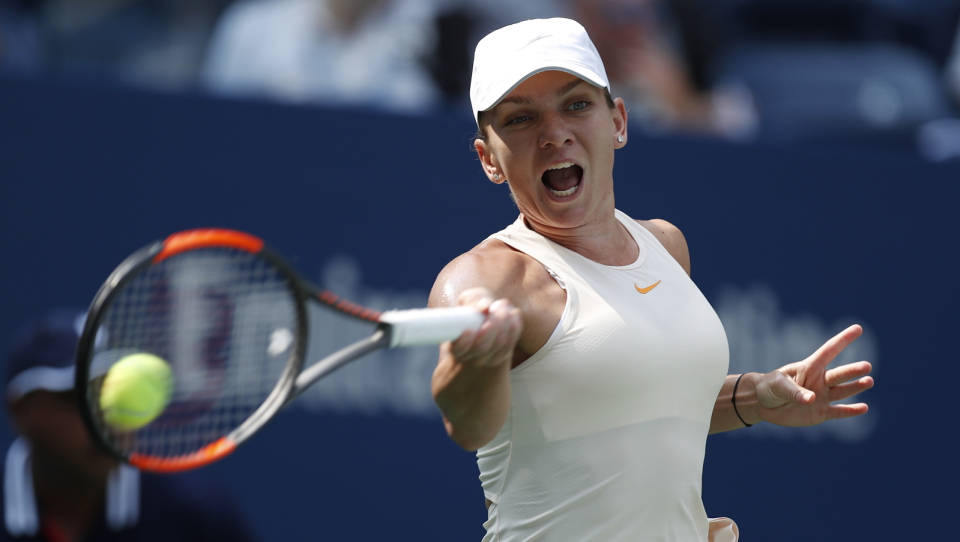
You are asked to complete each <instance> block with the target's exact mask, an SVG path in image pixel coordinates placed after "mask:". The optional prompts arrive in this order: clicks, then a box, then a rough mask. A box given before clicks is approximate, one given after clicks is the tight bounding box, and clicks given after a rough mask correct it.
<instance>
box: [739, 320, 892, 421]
mask: <svg viewBox="0 0 960 542" xmlns="http://www.w3.org/2000/svg"><path fill="white" fill-rule="evenodd" d="M861 333H863V329H862V328H861V327H860V326H857V325H854V326H850V327H848V328H847V329H845V330H843V331H841V332H840V333H839V334H837V335H836V336H834V337H833V338H832V339H830V340H828V341H827V342H826V343H824V344H823V346H821V347H820V348H819V349H817V351H816V352H814V353H813V354H812V355H810V356H809V357H808V358H807V359H805V360H803V361H798V362H795V363H791V364H789V365H784V366H783V367H781V368H780V369H778V370H776V371H773V372H771V373H767V374H765V375H762V376H761V377H760V379H759V380H758V381H757V383H756V397H757V414H758V415H759V418H760V419H761V420H763V421H767V422H770V423H773V424H776V425H786V426H792V427H799V426H806V425H816V424H818V423H823V422H825V421H827V420H834V419H838V418H849V417H851V416H859V415H861V414H864V413H866V412H867V405H866V403H856V404H838V405H835V404H832V403H833V402H834V401H842V400H843V399H847V398H849V397H852V396H854V395H856V394H858V393H860V392H862V391H865V390H868V389H870V388H872V387H873V378H872V377H870V376H867V375H868V374H869V373H870V370H871V369H872V366H871V365H870V363H869V362H867V361H858V362H856V363H850V364H848V365H842V366H840V367H836V368H833V369H830V370H827V365H829V364H830V362H832V361H833V360H834V359H835V358H836V357H837V355H838V354H839V353H840V352H842V351H843V349H844V348H846V347H847V345H849V344H850V343H851V342H853V341H854V340H855V339H856V338H857V337H859V336H860V334H861ZM738 403H739V399H738Z"/></svg>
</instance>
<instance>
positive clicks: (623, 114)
mask: <svg viewBox="0 0 960 542" xmlns="http://www.w3.org/2000/svg"><path fill="white" fill-rule="evenodd" d="M613 106H614V107H613V111H612V113H613V145H614V148H615V149H622V148H623V147H624V146H625V145H626V144H627V106H626V105H625V104H624V103H623V98H614V100H613ZM618 138H623V141H622V142H621V141H620V140H619V139H618Z"/></svg>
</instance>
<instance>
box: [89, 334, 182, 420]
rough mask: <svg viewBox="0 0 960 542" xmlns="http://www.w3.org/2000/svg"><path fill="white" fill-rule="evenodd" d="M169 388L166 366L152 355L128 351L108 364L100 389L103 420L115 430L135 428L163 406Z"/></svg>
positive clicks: (158, 413) (170, 387) (169, 378)
mask: <svg viewBox="0 0 960 542" xmlns="http://www.w3.org/2000/svg"><path fill="white" fill-rule="evenodd" d="M171 391H173V373H172V372H171V371H170V365H168V364H167V362H166V361H164V360H163V359H162V358H160V357H157V356H155V355H153V354H147V353H139V354H131V355H129V356H125V357H123V358H121V359H120V360H119V361H117V362H116V363H114V364H113V367H110V370H109V371H107V376H106V377H105V378H104V380H103V386H102V387H101V388H100V410H101V411H102V412H103V419H104V420H106V422H107V423H109V424H110V425H112V426H114V427H116V428H118V429H139V428H141V427H143V426H145V425H147V424H148V423H150V422H152V421H153V420H154V419H156V417H157V416H159V415H160V413H161V412H163V409H165V408H166V407H167V402H169V401H170V392H171Z"/></svg>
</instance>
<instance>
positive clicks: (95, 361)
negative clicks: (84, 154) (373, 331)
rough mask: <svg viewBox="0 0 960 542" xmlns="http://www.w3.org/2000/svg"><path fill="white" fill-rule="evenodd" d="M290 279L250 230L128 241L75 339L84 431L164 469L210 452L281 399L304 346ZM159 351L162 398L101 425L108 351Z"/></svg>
mask: <svg viewBox="0 0 960 542" xmlns="http://www.w3.org/2000/svg"><path fill="white" fill-rule="evenodd" d="M301 284H302V281H301V280H300V278H299V277H298V276H297V275H296V272H295V271H294V270H293V269H292V268H291V267H290V266H289V265H287V264H286V262H284V261H283V259H282V258H280V257H279V256H277V255H276V254H275V253H273V252H272V251H270V250H269V249H267V248H266V247H265V245H264V243H263V241H261V240H260V239H259V238H256V237H254V236H251V235H248V234H245V233H241V232H235V231H232V230H190V231H186V232H181V233H177V234H174V235H171V236H170V237H168V238H167V239H165V240H164V241H160V242H157V243H154V244H152V245H149V246H147V247H144V248H143V249H141V250H139V251H137V252H136V253H134V254H133V255H131V256H130V257H129V258H127V259H126V260H125V261H124V262H123V263H121V264H120V265H119V266H118V267H117V269H116V270H115V271H114V272H113V273H112V274H111V275H110V277H109V278H108V279H107V281H106V282H105V283H104V285H103V286H102V287H101V289H100V291H99V292H98V293H97V295H96V297H95V298H94V300H93V302H92V304H91V306H90V309H89V311H88V314H87V320H86V323H85V326H84V330H83V333H82V334H81V337H80V341H79V344H78V347H77V372H76V389H77V390H78V391H79V393H78V394H77V395H78V399H79V401H80V407H81V409H80V410H81V413H82V416H83V419H84V422H85V423H86V425H87V428H88V430H89V431H90V432H91V434H92V435H94V438H95V440H96V441H97V442H98V443H99V444H100V445H101V446H102V447H103V448H104V449H105V450H107V452H108V453H110V454H111V455H112V456H114V457H116V458H117V459H120V460H122V461H125V462H127V463H130V464H131V465H134V466H136V467H138V468H140V469H143V470H150V471H157V472H175V471H181V470H187V469H193V468H197V467H200V466H203V465H206V464H208V463H211V462H213V461H216V460H218V459H220V458H222V457H225V456H226V455H228V454H229V453H231V452H232V451H233V449H234V448H235V447H236V446H237V445H239V444H240V443H242V442H243V441H244V440H246V439H247V438H249V436H250V435H252V434H253V433H255V432H256V431H257V430H258V429H259V428H260V427H262V426H263V425H264V424H265V423H266V422H267V421H268V420H269V419H270V418H271V417H272V416H273V415H274V414H275V413H276V412H277V411H279V410H280V409H281V408H282V407H283V406H284V405H285V404H286V402H287V399H288V397H289V396H290V393H291V390H292V389H293V386H294V381H295V379H296V377H297V374H299V372H300V370H301V368H302V366H303V360H304V353H305V352H306V348H307V331H308V330H309V322H308V320H307V319H308V316H307V309H306V306H305V296H306V295H309V294H308V293H306V292H304V290H303V288H302V286H301ZM138 353H148V354H153V355H155V356H158V357H160V358H161V359H163V360H165V361H166V362H167V364H168V366H169V368H170V371H171V374H172V389H171V392H170V395H169V401H168V402H167V404H166V406H165V408H164V409H163V410H162V411H161V412H160V413H159V415H157V416H156V417H155V418H154V419H152V420H150V421H149V423H146V424H145V425H142V426H138V427H130V425H129V424H126V425H123V426H118V424H117V423H116V421H114V423H110V422H108V421H107V416H105V410H104V408H103V405H101V391H102V387H103V383H104V380H105V378H106V376H107V375H108V374H109V372H110V370H111V368H112V367H114V366H115V365H116V364H117V363H118V362H119V361H120V360H122V359H124V358H125V357H126V356H128V355H130V354H138Z"/></svg>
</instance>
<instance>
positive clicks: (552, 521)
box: [477, 211, 737, 542]
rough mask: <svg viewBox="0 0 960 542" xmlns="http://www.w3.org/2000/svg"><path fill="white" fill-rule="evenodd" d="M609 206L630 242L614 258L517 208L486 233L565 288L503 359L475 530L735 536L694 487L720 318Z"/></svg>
mask: <svg viewBox="0 0 960 542" xmlns="http://www.w3.org/2000/svg"><path fill="white" fill-rule="evenodd" d="M616 217H617V219H618V220H619V221H620V223H621V224H623V226H624V227H626V229H627V230H628V231H629V232H630V234H631V235H632V236H633V238H634V240H635V241H636V243H637V246H638V247H639V248H640V254H639V256H638V257H637V260H636V261H635V262H633V263H631V264H629V265H625V266H607V265H602V264H599V263H596V262H594V261H592V260H589V259H587V258H585V257H583V256H581V255H580V254H578V253H576V252H573V251H571V250H568V249H566V248H564V247H562V246H560V245H558V244H556V243H554V242H552V241H550V240H548V239H547V238H545V237H543V236H542V235H540V234H538V233H536V232H534V231H533V230H531V229H529V228H527V226H526V225H525V223H524V219H523V216H522V215H521V216H520V218H519V219H517V221H516V222H515V223H513V224H512V225H511V226H509V227H507V228H506V229H504V230H503V231H501V232H498V233H495V234H493V235H492V236H490V238H491V239H498V240H500V241H503V242H504V243H506V244H507V245H509V246H511V247H513V248H515V249H516V250H519V251H521V252H523V253H525V254H527V255H529V256H531V257H532V258H534V259H536V260H537V261H539V262H540V263H541V264H543V265H544V267H546V269H547V271H548V272H549V273H550V274H551V275H552V276H553V277H554V278H555V279H556V280H557V282H558V283H559V284H560V286H561V287H562V288H563V289H564V290H566V294H567V299H566V306H565V308H564V311H563V316H562V317H561V319H560V322H559V324H558V325H557V328H556V329H555V330H554V332H553V334H552V335H551V337H550V338H549V340H548V341H547V343H546V344H545V345H544V346H543V348H541V349H540V350H539V351H537V352H536V353H535V354H534V355H533V356H531V357H530V358H529V359H527V360H526V361H524V362H523V363H522V364H520V365H518V366H517V367H516V368H514V369H513V370H512V371H511V374H510V385H511V408H510V414H509V416H508V417H507V420H506V423H505V424H504V426H503V428H502V429H501V430H500V433H499V434H498V435H497V436H496V437H495V438H494V440H493V441H491V442H490V443H489V444H487V445H486V446H484V447H482V448H481V449H480V450H478V451H477V463H478V466H479V468H480V481H481V484H482V486H483V491H484V494H485V495H486V497H487V499H489V500H490V501H491V502H492V504H491V505H490V507H489V508H488V520H487V521H486V522H485V523H484V527H485V528H486V530H487V534H486V536H485V537H484V539H483V540H484V542H488V541H489V542H492V541H497V542H513V541H525V540H546V541H550V542H562V541H570V542H574V541H575V542H584V541H590V540H596V541H604V542H615V541H631V542H634V541H639V540H644V541H646V540H656V541H665V542H666V541H677V542H680V541H683V542H690V541H707V540H714V541H717V542H719V541H735V540H736V539H737V535H736V532H737V531H736V525H735V524H734V523H733V522H732V521H730V520H728V519H726V518H721V519H720V520H708V518H707V515H706V513H705V511H704V508H703V503H702V500H701V496H700V488H701V474H702V470H703V458H704V450H705V446H706V439H707V433H708V432H709V428H710V418H711V416H712V413H713V407H714V403H715V401H716V398H717V394H718V393H719V392H720V387H721V386H722V385H723V381H724V378H725V377H726V374H727V364H728V356H729V354H728V347H727V340H726V335H725V333H724V330H723V326H722V325H721V323H720V319H719V318H718V317H717V315H716V313H715V312H714V310H713V308H712V307H711V306H710V304H709V303H708V302H707V300H706V298H704V296H703V294H701V293H700V290H699V289H697V287H696V286H695V285H694V284H693V282H692V281H691V280H690V278H689V277H688V276H687V274H686V272H685V271H684V270H683V268H682V267H681V266H680V264H679V263H677V261H676V260H675V259H674V258H673V257H672V256H671V255H670V254H669V253H668V252H667V250H666V249H665V248H664V247H663V246H662V245H661V244H660V242H659V241H658V240H657V238H656V237H655V236H654V235H653V234H652V233H650V232H649V231H647V230H646V228H644V227H643V226H641V225H640V224H637V223H636V222H634V221H633V220H632V219H630V218H629V217H628V216H627V215H625V214H623V213H622V212H620V211H616ZM711 522H713V523H711Z"/></svg>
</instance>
